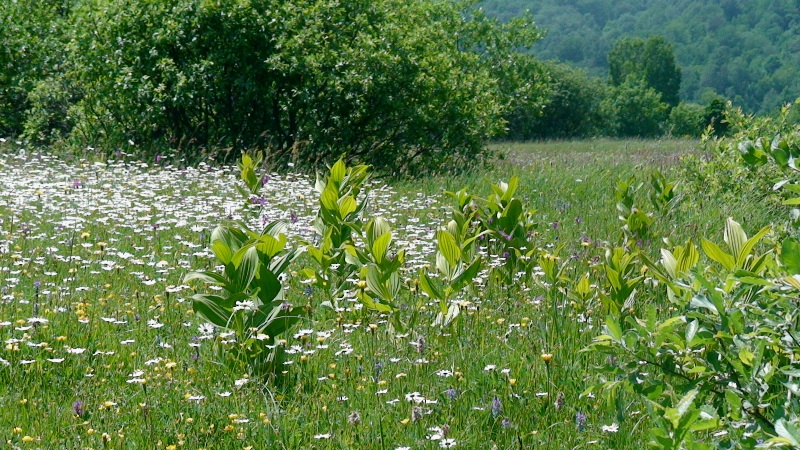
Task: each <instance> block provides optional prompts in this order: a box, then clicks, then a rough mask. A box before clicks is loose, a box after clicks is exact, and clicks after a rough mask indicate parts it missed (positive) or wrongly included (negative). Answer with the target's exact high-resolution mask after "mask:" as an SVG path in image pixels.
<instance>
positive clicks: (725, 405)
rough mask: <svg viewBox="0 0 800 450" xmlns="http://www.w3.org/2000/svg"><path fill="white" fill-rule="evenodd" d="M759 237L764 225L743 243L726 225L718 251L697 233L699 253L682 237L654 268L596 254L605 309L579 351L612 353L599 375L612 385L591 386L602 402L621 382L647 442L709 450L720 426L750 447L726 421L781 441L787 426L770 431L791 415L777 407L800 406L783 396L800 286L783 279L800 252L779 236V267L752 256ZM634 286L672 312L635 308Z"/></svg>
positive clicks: (635, 259)
mask: <svg viewBox="0 0 800 450" xmlns="http://www.w3.org/2000/svg"><path fill="white" fill-rule="evenodd" d="M769 231H770V228H769V227H765V228H762V229H761V230H759V231H758V232H757V233H755V235H753V236H752V237H748V236H747V234H746V233H745V232H744V230H743V228H742V227H741V225H739V224H738V223H737V222H736V221H734V220H733V219H728V220H727V221H726V223H725V230H724V235H723V241H724V244H721V245H718V244H716V243H713V242H712V241H710V240H707V239H702V238H701V240H700V244H701V245H700V247H701V249H702V253H701V252H700V251H699V250H698V248H697V246H696V245H695V244H694V243H693V242H692V240H689V241H688V242H687V243H686V244H685V245H683V246H675V247H673V248H671V249H662V250H661V261H660V263H661V264H653V263H652V262H651V261H650V260H648V259H647V258H646V257H645V256H644V255H642V254H638V253H630V252H628V251H625V250H624V249H621V248H618V249H610V250H608V251H607V255H606V264H605V266H604V269H605V273H606V278H607V280H606V281H607V285H606V286H605V289H604V291H606V292H605V293H603V294H601V300H604V304H606V305H607V306H608V308H607V310H608V313H609V314H608V315H607V317H606V319H605V323H604V326H603V334H602V335H601V336H599V337H597V338H596V340H595V342H594V343H593V344H592V345H590V346H589V347H588V350H594V351H600V352H603V353H606V354H610V355H612V356H613V357H614V358H619V359H618V360H616V361H617V363H616V364H614V365H606V366H605V367H604V368H603V371H604V372H605V374H606V375H607V376H608V377H607V378H605V380H609V379H612V380H616V381H603V382H601V383H600V384H599V385H598V386H597V387H599V388H602V389H603V392H604V393H606V395H612V394H613V395H615V396H617V395H618V392H617V390H618V389H619V388H620V385H622V386H624V387H625V388H626V389H627V390H629V391H630V392H632V393H634V394H636V395H639V396H640V397H641V398H643V399H645V400H646V401H647V402H648V405H649V407H648V409H649V412H650V418H651V420H652V421H653V424H654V428H653V429H652V430H651V446H653V447H655V448H661V449H675V450H677V449H684V448H687V449H688V448H697V449H705V448H711V447H713V446H711V447H710V446H709V445H708V444H706V443H705V441H706V439H705V436H706V434H705V433H708V432H714V431H715V430H720V429H725V430H726V431H727V433H728V434H725V435H724V436H726V437H725V438H724V439H723V441H721V443H720V445H722V444H724V443H725V442H727V441H725V440H728V441H729V442H728V443H730V442H740V443H741V444H742V445H743V446H744V447H745V448H751V447H753V446H755V438H753V437H751V436H747V435H743V434H742V433H741V432H740V431H738V430H737V429H736V428H735V427H732V424H734V423H744V424H746V425H747V427H748V429H750V430H754V431H755V430H758V434H757V435H758V436H761V437H762V438H764V439H765V440H766V438H769V437H772V441H773V442H776V443H777V442H780V443H783V444H785V443H787V442H789V440H791V437H788V434H791V433H788V431H787V430H788V427H786V428H784V429H779V428H780V427H779V425H778V424H781V422H780V421H784V422H783V424H795V423H796V422H797V419H796V417H795V414H794V413H789V414H788V415H787V412H788V411H796V410H798V409H797V408H798V405H800V403H798V401H797V400H796V399H795V398H794V394H793V393H792V394H791V395H788V396H787V392H788V391H791V389H792V386H795V387H796V382H795V381H794V380H793V378H794V377H796V376H798V375H800V372H798V371H797V370H796V367H795V366H796V362H795V359H796V356H795V353H796V349H795V347H796V344H795V342H796V341H795V339H796V336H795V334H796V333H795V329H796V325H795V324H796V323H797V321H798V320H800V312H798V310H797V308H796V305H795V303H796V295H797V292H800V282H797V280H796V278H795V277H794V276H787V270H788V271H789V272H790V273H791V272H793V271H794V269H797V268H799V267H800V264H798V263H797V261H795V260H796V259H797V260H800V258H798V257H797V255H795V253H798V251H799V250H800V248H799V247H800V245H798V244H797V242H796V241H795V240H794V238H787V239H785V240H784V242H783V243H782V245H781V258H780V261H781V264H778V263H777V262H778V261H777V258H776V257H775V256H774V255H773V252H772V250H770V249H768V250H767V251H763V252H762V251H761V250H759V249H758V247H759V246H760V245H764V244H763V243H764V241H765V239H764V238H765V236H767V235H768V234H769ZM784 255H785V256H784ZM640 264H643V265H644V267H645V268H646V269H647V270H646V271H645V270H642V269H641V268H640ZM790 268H791V270H790ZM644 281H647V282H646V283H643V282H644ZM655 282H657V283H655ZM633 286H636V288H641V290H642V291H643V292H644V291H645V289H646V286H648V287H647V289H648V290H649V289H653V288H654V289H666V291H667V295H668V298H669V299H670V301H671V305H672V306H671V308H670V309H669V310H666V311H665V310H663V309H658V308H656V307H655V306H654V305H647V304H642V305H637V304H636V303H635V302H634V299H635V298H636V297H637V296H640V295H641V294H636V290H635V289H633ZM650 286H652V287H650ZM648 292H649V291H648ZM626 293H630V297H629V298H627V299H625V294H626ZM612 298H613V299H615V301H613V302H612V301H610V300H611V299H612ZM620 302H622V305H621V306H620ZM620 380H625V381H620ZM795 389H796V388H795ZM787 390H788V391H787ZM775 405H780V406H777V407H775ZM784 435H787V436H784ZM719 436H723V435H722V434H719ZM713 442H720V441H718V440H715V441H713ZM725 445H727V444H725Z"/></svg>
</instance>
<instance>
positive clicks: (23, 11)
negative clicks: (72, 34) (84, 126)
mask: <svg viewBox="0 0 800 450" xmlns="http://www.w3.org/2000/svg"><path fill="white" fill-rule="evenodd" d="M67 13H68V3H67V2H63V1H57V0H42V1H3V2H0V135H3V136H9V135H19V134H22V132H23V130H24V124H25V120H26V114H27V113H28V109H29V108H30V106H31V103H32V99H31V98H30V97H31V93H32V91H33V90H34V89H35V88H36V86H37V83H38V82H40V81H41V80H44V79H48V78H49V77H51V76H52V75H53V74H55V73H58V72H59V70H60V66H61V65H62V64H63V57H64V51H63V41H62V39H63V33H64V22H65V16H66V15H67ZM54 87H58V85H57V84H56V85H55V86H54ZM34 101H35V99H34Z"/></svg>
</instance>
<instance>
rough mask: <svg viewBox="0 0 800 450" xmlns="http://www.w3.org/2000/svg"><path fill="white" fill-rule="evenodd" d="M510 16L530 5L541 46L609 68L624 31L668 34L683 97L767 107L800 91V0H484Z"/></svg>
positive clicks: (553, 55)
mask: <svg viewBox="0 0 800 450" xmlns="http://www.w3.org/2000/svg"><path fill="white" fill-rule="evenodd" d="M483 7H484V9H485V11H486V12H487V13H489V14H492V15H496V16H498V17H499V18H501V19H508V18H511V17H514V16H517V15H521V14H523V13H524V12H525V11H526V10H529V11H530V12H531V13H532V14H533V18H534V20H535V21H536V23H537V25H538V26H539V27H541V28H542V29H545V30H546V31H547V34H546V36H545V38H544V39H543V40H541V41H539V42H538V43H537V45H536V46H535V52H536V54H537V56H539V57H540V58H542V59H557V60H560V61H564V62H570V63H573V64H575V65H578V66H580V67H585V68H587V69H588V70H589V72H590V73H591V74H593V75H597V76H606V75H607V70H608V63H607V55H608V53H609V51H610V50H611V49H612V48H613V46H614V43H615V42H616V41H618V40H619V39H620V38H622V37H642V38H646V37H648V36H650V35H654V34H660V35H663V36H664V37H665V38H666V39H667V41H669V42H671V43H672V44H673V46H674V50H675V57H676V59H677V62H678V65H679V66H680V67H681V69H682V72H683V73H682V75H683V77H682V83H681V97H682V99H683V100H686V101H693V102H699V103H705V102H707V101H708V99H709V98H711V97H712V96H713V95H714V94H721V95H723V96H725V97H726V98H728V99H730V100H732V101H733V103H734V104H736V105H738V106H741V107H743V108H744V109H745V110H747V111H750V112H755V113H769V112H772V111H774V110H775V109H777V108H778V107H780V106H781V104H783V103H785V102H789V101H793V100H794V99H796V98H797V97H798V96H800V77H798V68H800V6H799V5H798V3H797V1H795V0H721V1H720V0H650V1H643V0H486V1H484V2H483Z"/></svg>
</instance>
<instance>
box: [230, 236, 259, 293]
mask: <svg viewBox="0 0 800 450" xmlns="http://www.w3.org/2000/svg"><path fill="white" fill-rule="evenodd" d="M231 262H232V263H233V265H234V267H235V268H236V278H235V279H234V280H233V281H234V282H235V283H236V286H237V289H239V290H245V289H246V288H247V286H249V285H250V282H252V281H253V278H254V277H255V276H256V271H257V270H258V264H259V260H258V250H256V248H255V247H253V246H245V247H242V248H240V249H239V251H237V252H236V254H235V255H233V257H232V258H231Z"/></svg>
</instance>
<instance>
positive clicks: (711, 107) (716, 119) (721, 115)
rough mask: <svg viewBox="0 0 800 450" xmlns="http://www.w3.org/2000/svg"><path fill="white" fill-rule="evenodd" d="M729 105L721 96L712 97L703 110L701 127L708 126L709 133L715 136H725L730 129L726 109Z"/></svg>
mask: <svg viewBox="0 0 800 450" xmlns="http://www.w3.org/2000/svg"><path fill="white" fill-rule="evenodd" d="M729 108H730V105H729V104H728V103H727V102H726V101H725V100H724V99H722V98H719V97H717V98H713V99H711V101H710V102H708V105H706V107H705V109H704V110H703V118H702V120H703V122H702V124H703V127H704V128H709V129H710V130H711V134H712V135H714V136H717V137H720V136H725V135H727V134H728V131H729V130H730V123H728V121H727V117H726V114H727V111H728V109H729Z"/></svg>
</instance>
